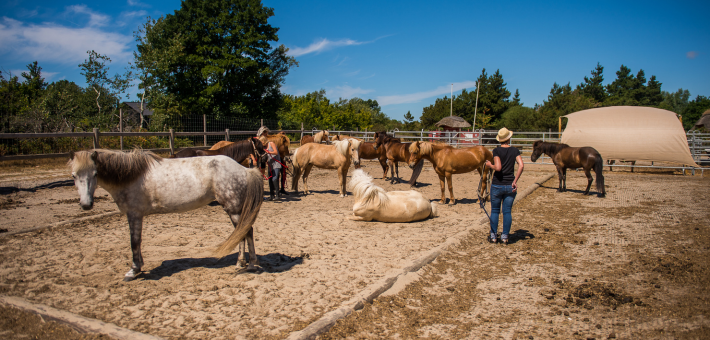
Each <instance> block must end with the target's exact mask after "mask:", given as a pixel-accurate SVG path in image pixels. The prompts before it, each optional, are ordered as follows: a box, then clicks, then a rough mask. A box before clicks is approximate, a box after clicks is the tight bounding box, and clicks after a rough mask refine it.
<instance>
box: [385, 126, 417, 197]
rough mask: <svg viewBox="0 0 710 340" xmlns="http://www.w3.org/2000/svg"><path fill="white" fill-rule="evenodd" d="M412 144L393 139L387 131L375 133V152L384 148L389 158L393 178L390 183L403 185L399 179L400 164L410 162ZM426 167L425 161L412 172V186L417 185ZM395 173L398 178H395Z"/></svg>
mask: <svg viewBox="0 0 710 340" xmlns="http://www.w3.org/2000/svg"><path fill="white" fill-rule="evenodd" d="M411 144H412V143H402V142H401V140H400V139H399V138H393V137H391V136H390V135H388V134H387V132H386V131H380V132H375V150H377V149H378V148H380V146H384V149H385V156H386V157H387V161H388V163H389V164H388V165H389V167H390V169H391V171H392V176H391V180H390V183H394V182H395V180H396V181H397V183H401V182H402V180H401V179H400V178H399V162H405V163H406V162H408V161H409V146H410V145H411ZM423 167H424V161H422V162H420V163H418V164H417V166H416V167H415V168H414V172H412V177H411V178H410V179H409V182H408V183H409V185H410V186H416V185H417V178H418V177H419V174H421V171H422V168H423ZM395 172H396V173H397V176H395Z"/></svg>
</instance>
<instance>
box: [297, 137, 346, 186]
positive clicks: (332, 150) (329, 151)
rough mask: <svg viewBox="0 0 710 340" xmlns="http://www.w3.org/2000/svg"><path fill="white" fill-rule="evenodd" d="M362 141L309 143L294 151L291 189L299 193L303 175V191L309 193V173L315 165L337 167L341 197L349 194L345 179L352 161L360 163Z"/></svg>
mask: <svg viewBox="0 0 710 340" xmlns="http://www.w3.org/2000/svg"><path fill="white" fill-rule="evenodd" d="M359 152H360V141H358V140H356V139H348V140H345V141H342V142H340V141H338V142H333V144H332V145H323V144H316V143H308V144H306V145H304V146H302V147H300V148H298V149H296V151H294V152H293V179H292V180H291V189H292V190H293V191H294V192H295V193H298V179H299V178H300V177H301V175H303V193H304V194H306V195H308V194H309V193H310V191H309V190H308V174H309V173H310V172H311V169H312V168H313V166H314V165H315V166H316V167H319V168H321V169H337V170H338V179H339V183H340V187H339V189H340V197H345V196H347V194H348V193H347V191H346V188H345V181H346V180H347V177H348V169H349V168H350V162H351V161H352V162H353V164H355V165H356V166H357V165H359V164H360V155H359Z"/></svg>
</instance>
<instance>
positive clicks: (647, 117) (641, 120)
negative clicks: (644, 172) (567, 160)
mask: <svg viewBox="0 0 710 340" xmlns="http://www.w3.org/2000/svg"><path fill="white" fill-rule="evenodd" d="M564 117H565V118H567V119H568V121H567V127H566V128H565V131H564V132H563V133H562V143H564V144H568V145H569V146H575V147H579V146H591V147H593V148H595V149H596V150H597V151H599V153H600V154H601V155H602V157H603V158H604V159H605V160H608V159H620V160H629V161H632V160H635V161H657V162H671V163H677V164H683V165H689V166H695V167H697V166H698V165H697V164H695V161H694V160H693V157H692V156H691V154H690V148H688V139H687V137H686V135H685V130H683V125H682V124H681V123H680V120H678V117H677V116H676V114H675V113H674V112H671V111H667V110H662V109H656V108H652V107H641V106H610V107H601V108H596V109H589V110H583V111H579V112H575V113H570V114H568V115H566V116H564Z"/></svg>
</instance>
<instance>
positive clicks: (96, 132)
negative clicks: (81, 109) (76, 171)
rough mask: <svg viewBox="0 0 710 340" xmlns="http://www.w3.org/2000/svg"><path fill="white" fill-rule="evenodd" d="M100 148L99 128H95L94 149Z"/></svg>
mask: <svg viewBox="0 0 710 340" xmlns="http://www.w3.org/2000/svg"><path fill="white" fill-rule="evenodd" d="M98 148H99V128H94V149H98Z"/></svg>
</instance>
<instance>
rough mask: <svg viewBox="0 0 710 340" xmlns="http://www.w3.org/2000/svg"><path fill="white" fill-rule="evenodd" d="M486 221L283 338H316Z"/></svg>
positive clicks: (525, 193)
mask: <svg viewBox="0 0 710 340" xmlns="http://www.w3.org/2000/svg"><path fill="white" fill-rule="evenodd" d="M553 176H555V173H551V174H549V175H547V176H545V177H543V179H541V180H539V181H537V182H535V183H534V184H532V185H530V186H529V187H528V188H526V189H525V190H523V191H522V192H520V193H519V194H518V195H517V197H516V200H515V202H514V203H513V204H515V203H517V202H518V201H520V200H522V199H523V198H525V197H526V196H528V195H529V194H530V193H532V192H533V191H535V189H537V188H538V187H540V186H541V185H542V184H543V183H545V182H547V181H548V180H550V179H551V178H552V177H553ZM487 224H488V217H483V218H481V219H480V220H479V222H478V223H473V225H472V226H470V227H468V228H466V230H464V231H461V232H459V233H457V234H455V235H453V236H451V237H449V238H447V239H446V241H444V243H442V244H440V245H439V246H437V247H435V248H433V249H431V250H429V251H427V252H425V253H424V255H422V256H420V257H419V258H417V259H416V260H414V261H412V262H410V263H409V265H408V266H406V267H404V268H402V269H393V270H390V271H389V272H387V273H386V274H385V277H383V278H382V279H380V280H379V281H377V282H375V283H373V284H371V285H369V286H368V287H366V288H365V289H364V290H363V291H362V292H360V293H359V294H357V295H355V296H354V297H353V298H351V299H350V300H348V301H345V302H343V303H342V304H341V305H340V307H339V308H337V309H335V310H333V311H330V312H328V313H326V314H325V315H323V316H322V317H321V318H320V319H318V320H316V321H314V322H313V323H311V324H310V325H308V326H306V327H305V328H304V329H302V330H300V331H295V332H292V333H291V334H290V335H289V336H288V337H287V338H286V339H287V340H305V339H315V338H316V336H318V335H319V334H323V333H325V332H327V331H328V330H329V329H330V328H331V327H332V326H333V325H334V324H335V322H336V321H338V320H339V319H342V318H344V317H346V316H348V315H349V314H350V313H352V312H354V311H356V310H360V309H362V308H363V307H364V306H365V303H368V302H372V301H373V300H374V299H375V298H377V297H378V296H380V295H382V294H383V293H385V292H386V291H387V290H389V289H390V288H392V286H394V284H395V283H396V282H397V280H399V279H400V278H401V279H403V280H406V278H405V276H406V275H407V274H408V273H412V272H416V271H418V270H419V269H421V268H422V267H424V266H425V265H427V264H429V263H431V262H432V261H434V260H435V259H436V258H437V257H438V256H439V255H441V253H442V252H444V251H446V249H448V248H449V247H450V246H452V245H455V244H458V243H459V242H461V240H462V239H463V238H464V237H466V236H467V235H468V234H469V233H471V232H472V231H473V230H475V229H478V228H479V227H481V226H482V225H485V226H487Z"/></svg>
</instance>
